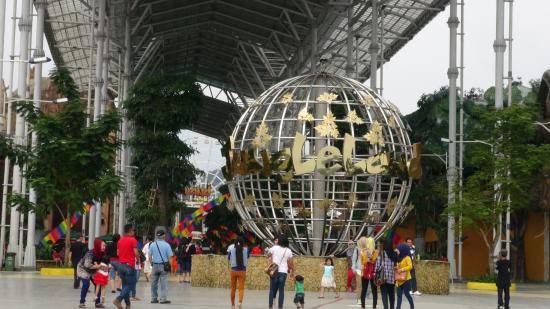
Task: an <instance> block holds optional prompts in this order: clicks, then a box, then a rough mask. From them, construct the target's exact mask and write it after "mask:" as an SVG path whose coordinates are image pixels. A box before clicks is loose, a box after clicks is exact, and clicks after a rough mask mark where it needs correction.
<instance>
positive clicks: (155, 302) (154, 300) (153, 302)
mask: <svg viewBox="0 0 550 309" xmlns="http://www.w3.org/2000/svg"><path fill="white" fill-rule="evenodd" d="M158 303H159V301H158V299H153V300H151V304H158Z"/></svg>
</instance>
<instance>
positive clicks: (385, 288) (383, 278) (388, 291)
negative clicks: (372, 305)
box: [376, 242, 395, 309]
mask: <svg viewBox="0 0 550 309" xmlns="http://www.w3.org/2000/svg"><path fill="white" fill-rule="evenodd" d="M386 246H389V248H391V242H390V243H389V244H388V243H387V242H386V244H383V243H382V242H380V244H379V247H378V252H379V254H380V257H379V258H378V260H377V261H376V285H377V286H379V287H380V294H381V295H382V304H383V305H384V309H394V308H395V307H394V306H395V274H394V268H395V262H394V260H393V259H392V256H390V255H388V252H387V250H384V248H385V247H386Z"/></svg>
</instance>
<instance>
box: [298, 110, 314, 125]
mask: <svg viewBox="0 0 550 309" xmlns="http://www.w3.org/2000/svg"><path fill="white" fill-rule="evenodd" d="M298 120H299V121H307V122H312V121H313V115H312V114H310V113H308V112H307V107H304V108H303V109H302V110H301V111H300V112H299V113H298Z"/></svg>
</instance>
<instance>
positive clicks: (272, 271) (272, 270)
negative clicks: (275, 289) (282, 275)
mask: <svg viewBox="0 0 550 309" xmlns="http://www.w3.org/2000/svg"><path fill="white" fill-rule="evenodd" d="M286 250H288V249H285V251H284V252H283V256H282V257H281V260H280V261H279V264H281V263H282V262H283V259H284V258H285V254H286ZM265 273H266V274H267V275H268V276H269V277H271V278H275V277H277V276H278V275H279V265H278V264H276V263H273V262H272V263H271V264H269V266H267V268H266V269H265Z"/></svg>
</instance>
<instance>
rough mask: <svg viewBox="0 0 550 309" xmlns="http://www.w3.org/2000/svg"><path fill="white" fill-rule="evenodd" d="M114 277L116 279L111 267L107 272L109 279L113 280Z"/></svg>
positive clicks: (114, 271)
mask: <svg viewBox="0 0 550 309" xmlns="http://www.w3.org/2000/svg"><path fill="white" fill-rule="evenodd" d="M115 277H116V270H115V268H114V267H111V269H110V270H109V279H111V280H115Z"/></svg>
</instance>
